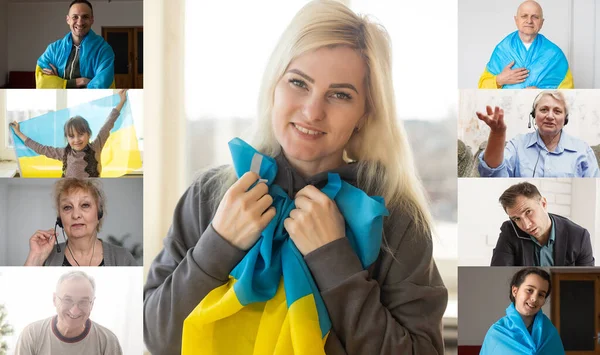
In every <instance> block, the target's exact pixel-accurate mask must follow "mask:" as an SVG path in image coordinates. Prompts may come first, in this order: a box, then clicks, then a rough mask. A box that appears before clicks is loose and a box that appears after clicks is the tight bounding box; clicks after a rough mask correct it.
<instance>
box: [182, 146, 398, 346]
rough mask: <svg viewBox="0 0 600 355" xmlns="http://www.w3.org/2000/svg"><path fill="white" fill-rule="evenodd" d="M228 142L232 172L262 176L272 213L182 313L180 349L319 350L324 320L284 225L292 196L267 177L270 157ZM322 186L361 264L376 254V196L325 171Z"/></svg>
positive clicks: (379, 202) (380, 204)
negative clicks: (226, 273) (224, 273)
mask: <svg viewBox="0 0 600 355" xmlns="http://www.w3.org/2000/svg"><path fill="white" fill-rule="evenodd" d="M229 147H230V150H231V155H232V158H233V165H234V168H235V172H236V175H237V176H238V177H240V176H242V175H243V174H244V173H246V172H248V171H254V172H256V173H258V174H259V175H260V177H261V178H262V179H264V180H267V182H266V184H267V185H268V186H269V194H270V195H271V196H272V197H273V206H274V207H275V209H276V211H277V214H276V216H275V217H274V218H273V220H272V221H271V222H270V223H269V225H268V226H267V228H265V230H264V231H263V232H262V234H261V237H260V238H259V240H258V241H257V242H256V244H255V245H254V246H253V247H252V248H251V249H250V250H249V251H248V253H247V254H246V256H245V257H244V259H242V261H241V262H240V263H239V264H238V265H237V266H236V267H235V268H234V269H233V271H232V272H231V273H230V278H229V282H228V283H226V284H225V285H223V286H220V287H218V288H216V289H214V290H212V291H211V292H210V293H209V294H208V295H207V296H206V297H205V298H204V299H203V300H202V301H201V302H200V303H199V304H198V306H196V308H195V309H194V310H193V311H192V312H191V313H190V314H189V316H188V317H187V318H186V320H185V321H184V325H183V339H182V354H186V355H188V354H282V355H283V354H285V355H288V354H307V355H308V354H310V355H317V354H324V353H325V352H324V344H325V341H326V340H327V335H328V333H329V331H330V329H331V321H330V319H329V316H328V314H327V309H326V307H325V304H324V302H323V299H322V298H321V295H320V293H319V289H318V288H317V286H316V284H315V282H314V280H313V278H312V275H311V273H310V270H309V269H308V267H307V265H306V263H305V262H304V258H303V256H302V254H301V253H300V251H299V250H298V248H297V247H296V246H295V245H294V243H293V242H292V240H291V239H290V238H289V235H288V233H287V231H286V230H285V229H284V227H283V221H284V220H285V219H286V218H287V217H288V216H289V213H290V211H291V210H292V209H294V208H295V207H294V201H293V200H292V199H290V198H289V196H288V194H287V192H285V191H284V190H283V189H282V188H281V187H280V186H278V185H275V184H273V181H274V180H275V176H276V175H277V165H276V162H275V160H274V159H273V158H271V157H268V156H264V155H262V154H261V153H259V152H257V151H256V150H255V149H254V148H252V147H251V146H250V145H248V144H247V143H245V142H244V141H242V140H241V139H239V138H236V139H234V140H232V141H231V142H229ZM321 191H322V192H323V193H324V194H326V195H327V196H328V197H329V198H331V199H332V200H334V201H335V203H336V204H337V206H338V208H339V210H340V213H341V214H342V215H343V216H344V219H345V221H346V237H347V238H348V239H349V240H350V243H351V245H352V247H353V249H354V251H355V252H356V254H357V255H358V257H359V259H360V261H361V263H362V266H363V268H367V267H368V266H369V265H371V264H372V263H373V262H375V260H376V259H377V256H378V255H379V249H380V246H381V238H382V230H383V216H387V215H388V211H387V209H386V208H385V204H384V201H383V198H381V197H378V196H376V197H369V196H368V195H367V194H366V193H365V192H364V191H362V190H360V189H358V188H356V187H354V186H352V185H350V184H348V183H346V182H344V181H342V180H341V178H340V176H339V175H338V174H332V173H330V174H329V176H328V183H327V185H326V186H325V187H324V188H323V189H322V190H321Z"/></svg>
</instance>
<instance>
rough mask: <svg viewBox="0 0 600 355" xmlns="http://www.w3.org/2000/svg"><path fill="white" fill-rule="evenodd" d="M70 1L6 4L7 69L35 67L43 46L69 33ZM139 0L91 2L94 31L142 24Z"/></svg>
mask: <svg viewBox="0 0 600 355" xmlns="http://www.w3.org/2000/svg"><path fill="white" fill-rule="evenodd" d="M69 3H70V1H56V2H27V3H12V2H11V3H9V4H8V33H10V37H9V39H8V40H9V43H8V70H9V71H11V70H27V71H33V70H35V64H36V61H37V59H38V58H39V56H40V55H42V53H43V52H44V51H45V50H46V47H47V46H48V45H49V44H50V43H52V42H54V41H56V40H58V39H60V38H62V37H64V36H65V35H66V34H67V33H68V32H69V25H68V24H67V23H66V15H67V13H68V8H69ZM143 4H144V3H143V2H142V1H113V2H111V3H108V2H107V1H102V2H100V1H92V6H94V25H93V26H92V29H93V30H94V32H96V34H98V35H102V26H142V25H143V13H142V10H143Z"/></svg>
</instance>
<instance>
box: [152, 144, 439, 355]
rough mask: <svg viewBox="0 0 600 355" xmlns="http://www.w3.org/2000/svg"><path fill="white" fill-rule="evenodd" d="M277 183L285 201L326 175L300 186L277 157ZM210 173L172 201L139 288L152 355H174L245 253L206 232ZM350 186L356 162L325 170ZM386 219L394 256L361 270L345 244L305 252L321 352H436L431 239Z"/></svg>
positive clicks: (398, 216)
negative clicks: (326, 327) (321, 313)
mask: <svg viewBox="0 0 600 355" xmlns="http://www.w3.org/2000/svg"><path fill="white" fill-rule="evenodd" d="M276 159H277V164H278V168H279V169H278V172H277V176H276V178H275V184H278V185H279V186H281V187H282V188H283V189H284V190H285V191H287V192H288V194H289V195H290V196H294V194H295V193H296V192H297V191H299V190H300V189H302V188H303V187H304V186H306V185H315V186H316V187H318V188H321V187H323V186H324V185H325V184H326V182H327V173H328V172H323V173H319V174H317V175H315V176H313V177H311V178H309V179H304V178H302V177H301V176H300V175H299V174H298V173H297V172H296V171H295V170H294V169H293V168H292V167H291V166H290V165H289V163H288V162H287V160H286V159H285V158H284V157H283V156H282V155H280V156H278V157H277V158H276ZM216 171H217V170H216V169H213V170H209V171H207V172H206V173H204V174H203V175H202V176H201V177H200V178H199V179H198V181H197V182H196V183H194V184H192V186H190V188H189V189H188V190H187V191H186V192H185V194H184V195H183V196H182V197H181V199H180V200H179V203H178V204H177V207H176V208H175V213H174V217H173V225H172V226H171V228H170V229H169V233H168V235H167V237H166V238H165V239H164V249H163V250H162V251H161V252H160V253H159V254H158V256H157V257H156V259H155V260H154V262H153V263H152V265H151V267H150V271H149V273H148V279H147V281H146V285H145V287H144V341H145V343H146V346H147V347H148V350H150V352H151V353H152V354H154V355H163V354H165V355H166V354H180V353H181V334H182V328H183V321H184V320H185V318H186V317H187V316H188V314H189V313H190V312H191V311H192V310H193V309H194V308H195V307H196V305H198V303H200V301H201V300H202V299H203V298H204V297H205V296H206V295H207V294H208V293H209V292H210V291H212V290H213V289H214V288H216V287H219V286H221V285H223V284H225V283H226V282H227V280H228V276H229V273H230V272H231V270H232V269H233V268H234V267H235V266H236V265H237V264H238V263H239V262H240V261H241V260H242V258H243V257H244V256H245V254H246V252H244V251H242V250H239V249H237V248H236V247H234V246H232V245H231V244H229V243H228V242H227V241H225V240H224V239H223V238H222V237H221V236H219V234H217V233H216V232H215V230H214V229H213V228H212V225H211V224H210V222H211V220H212V219H213V217H214V213H215V212H216V211H213V210H211V208H210V207H209V205H210V204H209V203H208V201H211V200H212V199H214V198H216V197H215V196H214V194H215V191H217V190H218V189H217V186H216V184H218V182H214V181H210V182H209V180H210V177H212V176H214V174H215V172H216ZM330 172H336V173H339V174H340V176H341V177H342V179H343V180H345V181H346V182H348V183H351V184H353V185H355V186H356V178H357V167H356V165H355V164H350V165H346V166H344V167H341V168H338V169H335V170H332V171H330ZM390 212H391V215H390V217H385V219H384V236H385V238H386V240H387V243H388V246H389V248H390V249H391V250H392V251H393V252H394V256H395V259H396V260H394V257H392V255H391V253H390V252H389V251H384V250H381V251H380V254H379V257H378V258H377V260H376V261H375V263H374V264H373V265H371V267H369V269H368V270H363V269H362V266H361V263H360V260H359V259H358V257H357V256H356V254H355V253H354V251H353V250H352V247H351V245H350V243H349V242H348V239H347V238H342V239H338V240H336V241H334V242H331V243H329V244H326V245H324V246H322V247H321V248H319V249H317V250H315V251H313V252H311V253H309V254H307V255H306V256H305V257H304V260H305V261H306V264H307V266H308V268H309V269H310V271H311V272H312V274H313V278H314V280H315V282H316V284H317V286H318V288H319V290H320V291H321V296H322V297H323V300H324V302H325V305H326V307H327V311H328V313H329V317H330V319H331V322H332V329H331V331H330V334H329V336H328V338H327V342H326V344H325V352H326V353H327V354H329V355H335V354H428V355H429V354H443V353H444V345H443V339H442V329H441V327H442V316H443V314H444V311H445V309H446V304H447V300H448V292H447V290H446V288H445V287H444V284H443V282H442V279H441V277H440V275H439V272H438V270H437V267H436V265H435V262H434V261H433V259H432V242H431V238H430V237H429V236H426V235H423V234H422V233H419V232H417V228H416V227H415V224H414V223H413V221H412V220H411V219H410V218H409V217H408V216H407V215H405V214H404V213H403V212H402V211H390Z"/></svg>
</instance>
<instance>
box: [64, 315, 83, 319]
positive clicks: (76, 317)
mask: <svg viewBox="0 0 600 355" xmlns="http://www.w3.org/2000/svg"><path fill="white" fill-rule="evenodd" d="M67 317H69V318H71V319H78V318H81V315H78V316H72V315H70V314H67Z"/></svg>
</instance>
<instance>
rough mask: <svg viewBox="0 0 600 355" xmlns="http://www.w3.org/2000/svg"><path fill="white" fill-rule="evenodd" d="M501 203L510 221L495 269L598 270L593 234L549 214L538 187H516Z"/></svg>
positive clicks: (502, 236)
mask: <svg viewBox="0 0 600 355" xmlns="http://www.w3.org/2000/svg"><path fill="white" fill-rule="evenodd" d="M499 201H500V204H501V205H502V207H503V208H504V211H505V212H506V214H508V217H509V218H510V219H509V220H508V221H506V222H504V223H503V224H502V227H500V237H499V238H498V242H497V243H496V248H494V254H493V255H492V262H491V266H594V255H593V252H592V242H591V240H590V233H589V232H588V231H587V229H585V228H583V227H581V226H579V225H577V224H575V223H573V222H571V221H570V220H568V219H567V218H565V217H562V216H559V215H556V214H552V213H548V211H547V202H546V198H545V197H542V195H541V194H540V192H539V191H538V189H537V188H536V187H535V185H533V184H530V183H528V182H522V183H519V184H516V185H513V186H511V187H509V188H508V189H507V190H506V191H504V193H502V195H501V196H500V199H499Z"/></svg>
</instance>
